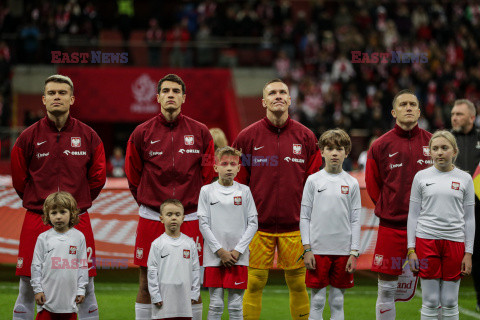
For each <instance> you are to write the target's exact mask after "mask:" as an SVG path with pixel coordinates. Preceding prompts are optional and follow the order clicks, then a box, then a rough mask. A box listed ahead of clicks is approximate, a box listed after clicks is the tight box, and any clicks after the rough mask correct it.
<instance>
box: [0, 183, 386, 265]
mask: <svg viewBox="0 0 480 320" xmlns="http://www.w3.org/2000/svg"><path fill="white" fill-rule="evenodd" d="M359 182H360V190H361V195H362V206H363V208H362V213H361V224H362V230H361V248H360V253H361V255H360V258H359V259H358V264H357V268H358V269H359V270H367V269H370V267H371V264H372V259H373V251H374V249H375V244H376V239H377V230H378V218H377V217H376V216H375V214H374V213H373V208H374V206H373V203H372V202H371V200H370V197H369V196H368V194H367V191H366V189H365V187H364V186H363V187H362V182H361V180H360V178H359ZM88 212H89V215H90V220H91V223H92V229H93V234H94V236H95V247H96V255H97V261H95V263H96V264H97V267H98V268H105V269H110V268H115V269H118V268H127V267H134V264H133V252H134V245H135V232H136V228H137V223H138V205H137V203H136V202H135V200H134V199H133V197H132V195H131V193H130V190H129V189H128V185H127V181H126V179H122V178H117V179H114V178H108V179H107V184H106V186H105V188H104V189H103V190H102V192H101V193H100V195H99V196H98V198H97V199H96V200H95V201H94V202H93V206H92V207H91V208H90V209H89V210H88ZM24 216H25V209H24V208H23V207H22V202H21V200H20V198H19V197H18V195H17V193H16V192H15V190H14V189H13V187H12V186H11V178H10V177H9V176H0V263H6V264H16V263H17V253H18V245H19V239H20V231H21V228H22V223H23V219H24ZM275 267H276V264H275Z"/></svg>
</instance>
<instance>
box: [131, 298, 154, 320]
mask: <svg viewBox="0 0 480 320" xmlns="http://www.w3.org/2000/svg"><path fill="white" fill-rule="evenodd" d="M135 320H152V305H151V304H150V303H138V302H135Z"/></svg>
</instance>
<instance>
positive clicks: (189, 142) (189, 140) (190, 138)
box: [183, 135, 194, 146]
mask: <svg viewBox="0 0 480 320" xmlns="http://www.w3.org/2000/svg"><path fill="white" fill-rule="evenodd" d="M183 139H184V140H185V145H186V146H193V142H194V140H193V136H192V135H187V136H183Z"/></svg>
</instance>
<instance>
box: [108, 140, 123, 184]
mask: <svg viewBox="0 0 480 320" xmlns="http://www.w3.org/2000/svg"><path fill="white" fill-rule="evenodd" d="M108 167H109V168H108V169H109V170H108V171H109V175H110V176H112V177H114V178H123V177H125V157H124V155H123V149H122V148H120V147H115V148H114V149H113V154H112V156H111V157H110V159H109V165H108Z"/></svg>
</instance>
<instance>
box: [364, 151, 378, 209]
mask: <svg viewBox="0 0 480 320" xmlns="http://www.w3.org/2000/svg"><path fill="white" fill-rule="evenodd" d="M365 183H366V185H367V192H368V195H369V196H370V198H371V199H372V201H373V203H375V204H376V203H377V201H378V198H379V197H380V189H381V187H382V182H381V180H380V173H379V171H378V166H377V163H376V162H375V159H373V158H368V159H367V166H366V168H365Z"/></svg>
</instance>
